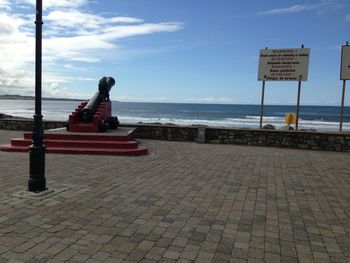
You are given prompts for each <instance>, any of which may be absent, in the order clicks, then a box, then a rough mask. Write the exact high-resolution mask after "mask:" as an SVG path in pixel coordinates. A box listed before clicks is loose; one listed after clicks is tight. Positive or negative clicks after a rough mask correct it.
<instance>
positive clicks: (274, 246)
mask: <svg viewBox="0 0 350 263" xmlns="http://www.w3.org/2000/svg"><path fill="white" fill-rule="evenodd" d="M21 136H22V133H21V132H13V131H3V130H2V131H0V143H8V141H9V139H10V138H12V137H21ZM142 143H143V144H144V145H146V146H147V147H148V148H149V152H150V154H149V155H147V156H140V157H122V156H91V155H59V154H47V155H46V179H47V186H48V187H49V188H51V189H62V188H65V189H66V190H65V191H63V192H61V193H58V194H57V195H54V196H51V197H48V198H46V199H43V200H33V199H26V198H18V197H14V196H13V194H14V193H16V192H18V191H21V190H25V188H26V185H27V179H28V169H29V168H28V159H29V155H28V154H22V153H5V152H0V262H65V261H66V262H350V155H349V154H348V153H334V152H318V151H304V150H293V149H278V148H265V147H245V146H235V145H213V144H210V145H208V144H196V143H183V142H169V141H152V140H142Z"/></svg>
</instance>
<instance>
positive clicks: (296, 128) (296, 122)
mask: <svg viewBox="0 0 350 263" xmlns="http://www.w3.org/2000/svg"><path fill="white" fill-rule="evenodd" d="M300 93H301V81H299V82H298V98H297V114H296V115H297V119H296V121H295V130H298V126H299V109H300Z"/></svg>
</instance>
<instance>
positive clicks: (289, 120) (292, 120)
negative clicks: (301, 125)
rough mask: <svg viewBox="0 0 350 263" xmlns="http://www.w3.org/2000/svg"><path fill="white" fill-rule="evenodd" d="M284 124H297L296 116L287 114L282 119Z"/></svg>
mask: <svg viewBox="0 0 350 263" xmlns="http://www.w3.org/2000/svg"><path fill="white" fill-rule="evenodd" d="M284 122H285V123H286V124H287V125H290V124H295V123H296V122H297V116H296V115H295V114H294V113H287V114H286V116H285V118H284Z"/></svg>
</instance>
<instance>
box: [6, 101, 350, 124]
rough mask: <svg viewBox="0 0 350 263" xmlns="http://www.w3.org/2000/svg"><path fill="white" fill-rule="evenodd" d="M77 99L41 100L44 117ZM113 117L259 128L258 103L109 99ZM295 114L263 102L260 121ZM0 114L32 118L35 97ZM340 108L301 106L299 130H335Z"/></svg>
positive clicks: (348, 111) (349, 115) (349, 120)
mask: <svg viewBox="0 0 350 263" xmlns="http://www.w3.org/2000/svg"><path fill="white" fill-rule="evenodd" d="M78 104H79V101H65V100H62V101H61V100H44V101H43V103H42V112H43V116H44V117H43V118H44V119H46V120H57V121H65V120H67V119H68V116H69V114H70V113H71V112H72V111H74V109H75V108H76V107H77V105H78ZM112 110H113V116H118V118H119V121H120V123H122V124H134V123H157V124H160V123H161V124H177V125H207V126H209V127H227V128H258V127H259V120H260V106H259V105H223V104H190V103H140V102H117V101H113V102H112ZM290 112H291V113H295V112H296V106H282V105H265V106H264V118H263V124H264V125H265V124H272V125H274V126H275V127H276V128H281V127H283V126H285V123H284V117H285V114H286V113H290ZM0 113H3V114H7V115H12V116H16V117H25V118H32V117H33V114H34V100H0ZM339 120H340V107H336V106H301V107H300V118H299V129H315V130H318V131H338V130H339ZM343 130H344V131H350V107H345V109H344V124H343Z"/></svg>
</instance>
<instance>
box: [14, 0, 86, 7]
mask: <svg viewBox="0 0 350 263" xmlns="http://www.w3.org/2000/svg"><path fill="white" fill-rule="evenodd" d="M19 2H24V3H27V4H31V5H34V6H35V4H36V0H20V1H19ZM87 3H88V0H45V1H43V8H44V9H48V8H55V9H57V8H78V7H81V6H83V5H85V4H87Z"/></svg>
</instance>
